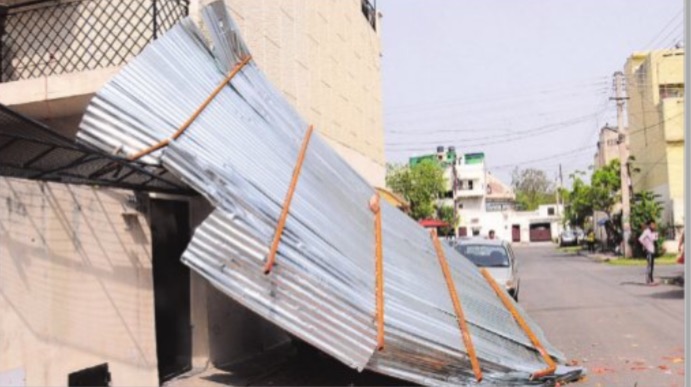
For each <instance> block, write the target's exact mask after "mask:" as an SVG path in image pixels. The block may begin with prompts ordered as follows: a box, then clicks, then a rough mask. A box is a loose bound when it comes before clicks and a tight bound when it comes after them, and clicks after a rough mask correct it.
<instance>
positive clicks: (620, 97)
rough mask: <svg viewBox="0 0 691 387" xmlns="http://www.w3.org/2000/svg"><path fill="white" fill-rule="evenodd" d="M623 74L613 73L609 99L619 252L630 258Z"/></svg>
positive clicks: (629, 210)
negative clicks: (613, 117) (613, 109)
mask: <svg viewBox="0 0 691 387" xmlns="http://www.w3.org/2000/svg"><path fill="white" fill-rule="evenodd" d="M623 78H624V74H623V73H622V72H621V71H617V72H616V73H614V91H615V95H616V96H615V97H614V98H610V99H613V100H615V101H617V133H618V134H619V136H618V139H617V143H618V144H619V164H620V168H619V177H620V179H621V188H620V189H621V229H622V231H623V234H624V238H623V239H624V240H623V241H622V242H621V252H622V254H623V256H624V257H631V249H630V248H629V237H630V236H631V224H630V223H629V217H630V213H631V202H630V198H629V173H628V170H629V168H628V163H629V147H628V139H627V136H626V133H625V130H624V100H626V99H628V98H626V97H624V90H623V81H624V79H623Z"/></svg>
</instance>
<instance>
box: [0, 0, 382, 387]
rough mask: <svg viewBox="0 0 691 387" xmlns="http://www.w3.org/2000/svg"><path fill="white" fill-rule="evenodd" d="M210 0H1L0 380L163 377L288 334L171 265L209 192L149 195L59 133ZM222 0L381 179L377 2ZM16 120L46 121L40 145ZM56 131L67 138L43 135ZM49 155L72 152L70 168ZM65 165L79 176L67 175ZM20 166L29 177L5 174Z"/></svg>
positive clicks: (260, 56) (318, 119)
mask: <svg viewBox="0 0 691 387" xmlns="http://www.w3.org/2000/svg"><path fill="white" fill-rule="evenodd" d="M208 2H209V1H197V0H190V1H187V0H121V1H109V0H90V1H86V0H74V1H16V0H10V1H8V0H0V104H1V105H3V106H4V107H8V108H9V109H11V110H12V111H14V112H17V113H19V115H16V114H14V113H12V112H10V111H7V110H5V109H4V107H3V109H2V110H1V111H0V133H2V134H3V135H2V136H0V148H1V151H2V156H4V157H7V158H8V159H9V157H10V155H11V156H12V157H14V158H15V160H14V161H16V163H15V164H12V165H10V166H7V165H5V164H3V165H0V175H2V176H0V203H3V204H2V208H1V211H0V332H3V334H2V335H0V348H3V351H2V352H3V356H0V385H8V384H17V385H64V384H66V383H68V380H69V381H74V380H79V379H80V378H84V377H94V375H95V376H96V377H98V378H101V379H102V380H105V379H109V380H110V384H111V385H113V386H119V385H156V384H159V383H162V382H163V381H165V380H168V379H170V378H172V377H174V376H176V375H179V374H180V373H182V372H185V371H187V370H190V369H192V368H193V367H203V366H204V365H206V364H208V362H211V363H213V364H216V365H222V364H230V363H233V362H236V361H238V360H241V359H246V358H248V357H251V356H252V355H255V354H259V353H262V352H264V351H267V350H269V349H271V348H273V347H275V346H277V345H280V344H281V343H284V342H286V341H287V340H289V337H288V336H287V335H286V334H285V333H284V332H283V331H281V330H279V329H278V328H276V327H274V326H273V325H271V324H269V323H267V322H265V321H263V320H261V319H259V318H257V317H256V316H254V315H253V314H252V313H250V312H249V311H248V310H246V309H245V308H242V307H241V306H240V305H238V304H236V303H234V302H233V301H232V300H230V299H229V298H228V297H226V296H225V295H223V294H221V293H220V292H218V291H217V290H215V289H214V288H212V287H210V286H208V285H207V283H206V282H205V281H204V280H202V279H201V277H198V276H197V275H195V274H194V273H193V272H190V271H189V269H187V267H186V266H184V265H182V264H181V263H180V254H181V252H182V251H183V250H184V248H185V246H186V243H187V241H188V240H189V238H190V236H191V234H192V233H193V231H194V228H195V227H196V225H198V224H199V223H200V222H201V221H202V220H203V219H204V218H205V217H206V216H207V215H208V214H209V212H210V211H211V207H210V205H209V204H208V203H207V202H206V201H205V200H204V199H203V198H201V197H199V196H196V195H193V194H191V193H190V192H189V190H187V191H186V190H185V189H184V187H180V186H176V185H175V183H174V184H173V185H170V186H169V188H171V189H165V190H160V189H157V190H156V189H155V190H153V191H156V192H148V188H147V187H145V186H144V185H145V184H143V183H142V182H146V181H149V180H150V179H152V181H157V179H160V178H161V176H158V177H156V176H151V174H150V172H151V171H146V170H144V171H132V172H131V173H124V174H122V175H119V176H117V177H116V176H115V175H117V174H106V173H104V172H102V170H101V169H98V168H97V169H92V168H95V167H94V166H93V163H94V162H95V161H94V155H91V154H88V153H86V154H83V155H80V154H79V152H83V151H84V150H83V149H81V148H79V147H76V146H75V147H72V145H70V144H68V143H67V142H69V141H72V140H74V138H75V133H76V132H77V127H78V124H79V122H80V120H81V117H82V114H83V112H84V109H85V107H86V106H87V104H88V102H89V101H90V99H91V97H92V96H93V95H94V93H95V92H96V91H97V90H99V89H100V88H101V87H102V86H103V85H104V84H105V83H106V82H107V81H108V80H109V79H110V78H111V77H112V76H113V75H114V74H116V73H117V71H118V70H119V69H120V68H121V67H122V66H123V65H124V64H125V63H127V62H128V61H129V60H131V59H132V58H133V57H134V56H135V55H136V54H137V53H139V52H140V51H141V50H142V49H143V48H144V47H145V46H146V45H147V44H148V43H149V42H151V41H152V40H154V39H156V38H157V37H158V36H160V35H161V34H163V33H165V31H166V30H167V29H169V28H170V27H172V26H173V25H174V24H175V23H176V22H177V21H179V20H180V19H181V18H183V17H185V16H187V15H189V16H190V17H192V18H193V20H200V19H201V15H200V8H201V6H202V5H203V4H206V3H208ZM225 3H226V6H227V8H228V9H229V11H230V13H231V15H232V16H233V17H234V18H235V20H236V21H237V23H238V24H239V26H240V28H241V33H242V34H243V36H244V38H245V40H246V42H247V44H248V46H249V47H250V50H251V51H252V54H253V59H254V60H255V61H256V62H257V64H258V66H259V67H260V68H262V69H263V70H264V71H265V72H266V74H267V76H268V77H269V79H270V80H271V81H272V82H273V83H274V84H275V85H276V87H277V88H278V89H280V90H281V91H282V92H283V93H284V95H285V97H286V98H287V99H288V100H290V101H291V102H292V103H293V105H294V106H295V107H296V109H297V110H298V111H299V113H300V114H302V115H303V116H304V117H305V119H306V120H307V121H308V122H310V123H313V124H314V125H315V128H316V130H317V131H318V132H319V133H320V134H321V135H322V136H324V137H325V138H326V139H327V140H328V141H329V142H330V143H331V144H332V145H333V146H334V148H335V149H336V150H337V151H338V152H339V153H340V154H341V155H343V157H344V158H345V159H346V160H348V161H349V162H350V163H351V165H352V166H353V167H354V168H355V169H356V170H358V171H359V172H360V173H361V174H362V175H363V176H364V177H365V178H366V179H367V180H368V181H370V182H371V183H372V184H373V185H378V186H382V185H383V181H384V170H385V168H384V150H383V147H384V145H383V126H382V118H381V115H382V113H381V81H380V74H379V71H380V68H379V66H380V55H381V48H380V39H379V31H380V24H379V18H378V16H377V15H378V14H377V11H376V8H375V7H374V6H373V4H372V3H370V2H369V1H368V0H329V1H319V2H310V3H309V6H308V4H307V2H306V1H301V0H277V1H271V2H268V1H250V0H226V2H225ZM0 107H2V106H0ZM46 131H49V132H50V133H49V132H46ZM23 132H25V133H29V132H31V133H39V134H40V135H37V137H35V138H33V139H32V140H31V144H33V145H32V146H33V147H29V145H27V144H28V140H26V139H23V137H22V134H21V133H23ZM7 133H14V134H15V137H7V136H6V134H7ZM51 133H56V134H58V135H59V136H61V137H60V138H59V140H56V141H58V142H60V144H61V145H60V146H57V147H55V146H51V147H48V148H45V149H44V148H41V146H42V145H45V144H43V143H42V141H44V139H45V138H46V136H47V137H51V136H52V134H51ZM53 140H54V139H53ZM68 140H69V141H68ZM73 148H74V149H73ZM55 149H58V151H56V150H55ZM29 151H30V152H31V155H30V156H27V155H26V153H27V152H29ZM55 152H58V153H55ZM75 152H76V153H75ZM56 154H60V155H62V156H61V157H65V158H69V157H73V156H74V155H75V154H77V155H80V156H78V157H75V159H74V160H73V161H72V162H71V163H69V164H68V165H66V164H64V160H63V159H61V158H59V157H57V156H56ZM101 158H103V157H101ZM258 159H260V156H258ZM2 160H3V161H4V160H5V159H2ZM101 162H102V163H103V165H105V164H108V163H110V162H112V160H103V161H101ZM0 164H1V163H0ZM101 166H102V165H101ZM69 168H76V169H79V173H82V175H80V176H81V177H80V176H72V178H71V177H70V175H69V174H65V173H63V172H65V170H66V169H69ZM29 172H31V173H29ZM61 173H63V174H62V175H61ZM140 173H141V175H139V176H140V177H141V179H140V180H135V179H134V177H135V176H138V174H140ZM23 175H26V177H31V178H32V179H33V180H27V179H23V178H17V177H16V176H23ZM145 175H146V176H145ZM6 176H14V177H6ZM53 176H60V177H59V178H54V179H51V177H53ZM66 176H67V178H68V181H73V182H75V183H80V184H67V183H65V182H64V181H65V180H64V179H65V178H66ZM147 176H148V177H147ZM41 180H54V181H41ZM58 180H59V181H58ZM128 182H129V183H128ZM168 183H169V182H168ZM168 183H165V182H162V184H164V185H165V184H168ZM161 187H162V186H161ZM133 188H136V190H134V189H133ZM159 188H160V187H159ZM101 379H99V380H101ZM82 380H83V379H82ZM89 380H90V381H91V383H90V384H95V383H94V379H89ZM70 383H71V382H70Z"/></svg>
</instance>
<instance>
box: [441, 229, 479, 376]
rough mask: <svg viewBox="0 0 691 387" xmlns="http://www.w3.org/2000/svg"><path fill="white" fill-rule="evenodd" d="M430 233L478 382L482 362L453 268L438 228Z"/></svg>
mask: <svg viewBox="0 0 691 387" xmlns="http://www.w3.org/2000/svg"><path fill="white" fill-rule="evenodd" d="M430 233H431V234H432V240H433V241H434V249H435V250H436V251H437V258H439V265H440V266H441V270H442V272H443V273H444V279H445V280H446V286H447V287H448V288H449V295H451V301H452V302H453V308H454V310H455V312H456V321H458V327H459V328H460V330H461V336H462V337H463V343H464V344H465V348H466V351H467V352H468V357H470V364H471V365H472V367H473V372H474V373H475V379H477V381H478V382H481V381H482V370H481V369H480V362H479V361H478V359H477V354H476V353H475V347H474V346H473V340H472V338H471V337H470V332H469V331H468V324H467V323H466V321H465V314H464V313H463V307H462V306H461V300H460V299H459V298H458V293H457V292H456V285H455V284H454V282H453V277H451V270H449V264H448V263H447V262H446V255H444V249H443V248H442V247H441V242H439V238H438V237H437V232H436V230H434V229H432V230H431V232H430Z"/></svg>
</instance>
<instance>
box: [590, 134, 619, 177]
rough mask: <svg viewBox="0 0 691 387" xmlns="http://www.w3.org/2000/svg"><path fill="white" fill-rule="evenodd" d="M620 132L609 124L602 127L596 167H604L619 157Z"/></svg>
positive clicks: (598, 141) (596, 155)
mask: <svg viewBox="0 0 691 387" xmlns="http://www.w3.org/2000/svg"><path fill="white" fill-rule="evenodd" d="M618 139H619V134H618V133H617V130H616V129H615V128H611V127H608V126H605V127H603V128H602V129H600V135H599V137H598V140H597V153H596V154H595V164H594V165H595V169H597V168H601V167H604V166H605V165H607V164H609V163H610V162H611V161H612V160H614V159H619V144H618V143H617V141H618Z"/></svg>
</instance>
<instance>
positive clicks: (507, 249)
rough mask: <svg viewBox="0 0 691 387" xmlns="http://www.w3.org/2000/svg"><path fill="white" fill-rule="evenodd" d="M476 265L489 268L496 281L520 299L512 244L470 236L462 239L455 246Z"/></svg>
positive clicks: (516, 264) (518, 280)
mask: <svg viewBox="0 0 691 387" xmlns="http://www.w3.org/2000/svg"><path fill="white" fill-rule="evenodd" d="M454 249H456V251H458V252H459V253H461V255H463V256H464V257H466V258H468V259H470V261H472V262H473V263H474V264H475V265H476V266H478V267H484V268H487V271H489V273H490V274H491V275H492V278H494V280H495V281H497V283H498V284H499V285H501V286H503V287H504V288H505V289H506V291H507V292H508V293H509V294H510V295H511V297H513V299H514V300H516V301H518V290H519V288H520V287H519V286H520V278H519V276H518V262H517V261H516V255H515V254H514V252H513V250H512V249H511V245H510V244H509V243H508V242H506V241H502V240H498V239H483V238H469V239H462V240H460V241H459V242H458V243H457V244H456V246H455V247H454Z"/></svg>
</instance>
